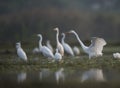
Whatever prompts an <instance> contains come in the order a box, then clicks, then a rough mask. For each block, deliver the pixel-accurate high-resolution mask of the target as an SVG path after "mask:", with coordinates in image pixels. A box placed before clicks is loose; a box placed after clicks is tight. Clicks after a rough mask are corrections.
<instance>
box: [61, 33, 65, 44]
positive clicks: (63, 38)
mask: <svg viewBox="0 0 120 88" xmlns="http://www.w3.org/2000/svg"><path fill="white" fill-rule="evenodd" d="M64 40H65V35H63V37H62V44H63V43H64Z"/></svg>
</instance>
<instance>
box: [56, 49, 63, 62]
mask: <svg viewBox="0 0 120 88" xmlns="http://www.w3.org/2000/svg"><path fill="white" fill-rule="evenodd" d="M54 59H55V60H56V61H58V62H59V61H61V60H62V56H61V54H60V53H59V52H58V49H56V53H55V56H54Z"/></svg>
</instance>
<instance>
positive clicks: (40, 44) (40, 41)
mask: <svg viewBox="0 0 120 88" xmlns="http://www.w3.org/2000/svg"><path fill="white" fill-rule="evenodd" d="M41 47H42V37H40V40H39V48H41Z"/></svg>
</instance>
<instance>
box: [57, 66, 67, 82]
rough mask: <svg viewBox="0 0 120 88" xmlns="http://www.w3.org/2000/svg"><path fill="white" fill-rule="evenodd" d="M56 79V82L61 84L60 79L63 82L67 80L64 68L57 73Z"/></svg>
mask: <svg viewBox="0 0 120 88" xmlns="http://www.w3.org/2000/svg"><path fill="white" fill-rule="evenodd" d="M55 78H56V82H57V83H59V81H60V79H61V80H62V81H64V80H65V74H64V68H60V69H59V70H57V71H56V72H55Z"/></svg>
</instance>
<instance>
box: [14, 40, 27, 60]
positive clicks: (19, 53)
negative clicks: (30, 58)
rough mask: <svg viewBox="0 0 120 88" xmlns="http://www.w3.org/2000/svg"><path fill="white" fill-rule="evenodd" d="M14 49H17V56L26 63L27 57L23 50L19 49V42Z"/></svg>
mask: <svg viewBox="0 0 120 88" xmlns="http://www.w3.org/2000/svg"><path fill="white" fill-rule="evenodd" d="M16 49H17V55H18V56H19V57H20V58H21V59H23V60H24V61H27V55H26V53H25V52H24V50H23V49H22V48H21V43H20V42H18V43H16Z"/></svg>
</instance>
